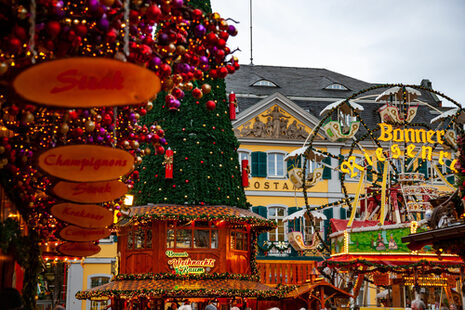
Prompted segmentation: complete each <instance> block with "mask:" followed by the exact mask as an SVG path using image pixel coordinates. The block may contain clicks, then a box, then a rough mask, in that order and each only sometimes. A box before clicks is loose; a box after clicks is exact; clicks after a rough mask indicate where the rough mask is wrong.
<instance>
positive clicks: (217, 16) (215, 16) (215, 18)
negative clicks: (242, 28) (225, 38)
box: [212, 12, 221, 20]
mask: <svg viewBox="0 0 465 310" xmlns="http://www.w3.org/2000/svg"><path fill="white" fill-rule="evenodd" d="M212 17H213V19H214V20H218V19H220V18H221V16H220V14H219V13H217V12H215V13H213V15H212Z"/></svg>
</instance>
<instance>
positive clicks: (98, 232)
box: [60, 225, 110, 241]
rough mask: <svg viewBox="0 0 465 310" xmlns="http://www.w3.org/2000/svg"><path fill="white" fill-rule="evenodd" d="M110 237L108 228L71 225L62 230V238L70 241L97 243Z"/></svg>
mask: <svg viewBox="0 0 465 310" xmlns="http://www.w3.org/2000/svg"><path fill="white" fill-rule="evenodd" d="M109 235H110V230H109V229H108V228H81V227H77V226H74V225H69V226H66V227H65V228H63V229H62V230H60V237H61V238H62V239H64V240H68V241H96V240H100V239H104V238H106V237H108V236H109Z"/></svg>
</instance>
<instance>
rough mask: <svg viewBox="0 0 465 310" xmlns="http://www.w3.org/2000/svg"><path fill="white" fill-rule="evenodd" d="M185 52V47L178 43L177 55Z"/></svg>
mask: <svg viewBox="0 0 465 310" xmlns="http://www.w3.org/2000/svg"><path fill="white" fill-rule="evenodd" d="M185 53H186V48H185V47H184V46H182V45H178V46H177V47H176V54H178V55H184V54H185Z"/></svg>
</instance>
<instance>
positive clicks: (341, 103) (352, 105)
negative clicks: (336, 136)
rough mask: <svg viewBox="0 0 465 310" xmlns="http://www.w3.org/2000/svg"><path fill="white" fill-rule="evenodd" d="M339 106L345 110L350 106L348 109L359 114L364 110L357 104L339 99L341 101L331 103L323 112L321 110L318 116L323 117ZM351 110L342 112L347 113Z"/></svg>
mask: <svg viewBox="0 0 465 310" xmlns="http://www.w3.org/2000/svg"><path fill="white" fill-rule="evenodd" d="M339 106H341V107H346V108H347V106H350V108H351V109H352V110H355V111H357V112H361V111H363V110H364V108H363V107H362V106H361V105H359V104H358V103H355V102H354V101H352V100H349V101H347V100H345V99H341V100H338V101H336V102H333V103H331V104H330V105H328V106H326V107H325V108H324V109H323V110H321V112H320V116H323V115H326V114H327V113H330V112H331V111H332V110H333V109H335V108H337V107H339ZM351 109H344V112H346V113H349V111H350V110H351Z"/></svg>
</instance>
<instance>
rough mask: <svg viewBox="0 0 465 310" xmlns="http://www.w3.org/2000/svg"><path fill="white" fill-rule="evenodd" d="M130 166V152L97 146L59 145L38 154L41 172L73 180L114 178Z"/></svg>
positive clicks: (131, 164) (88, 180)
mask: <svg viewBox="0 0 465 310" xmlns="http://www.w3.org/2000/svg"><path fill="white" fill-rule="evenodd" d="M133 166H134V156H132V155H131V154H130V153H128V152H126V151H123V150H120V149H115V148H112V147H106V146H97V145H84V144H79V145H69V146H60V147H56V148H53V149H50V150H48V151H46V152H44V153H42V154H41V155H40V156H39V167H40V168H42V169H43V170H44V171H45V172H47V173H48V174H50V175H53V176H55V177H58V178H61V179H64V180H68V181H75V182H94V181H95V182H96V181H107V180H114V179H118V178H119V177H121V176H123V175H125V174H127V173H129V172H130V171H131V170H132V168H133Z"/></svg>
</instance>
